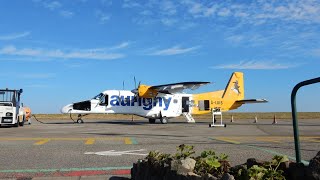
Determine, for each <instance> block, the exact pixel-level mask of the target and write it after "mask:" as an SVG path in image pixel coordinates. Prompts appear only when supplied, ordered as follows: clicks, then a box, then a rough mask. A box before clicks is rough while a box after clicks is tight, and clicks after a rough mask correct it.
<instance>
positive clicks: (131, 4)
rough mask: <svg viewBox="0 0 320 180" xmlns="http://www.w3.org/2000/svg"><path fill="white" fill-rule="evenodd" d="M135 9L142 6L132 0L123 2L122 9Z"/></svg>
mask: <svg viewBox="0 0 320 180" xmlns="http://www.w3.org/2000/svg"><path fill="white" fill-rule="evenodd" d="M137 7H142V5H141V4H139V3H137V2H134V1H132V0H124V1H123V4H122V8H137Z"/></svg>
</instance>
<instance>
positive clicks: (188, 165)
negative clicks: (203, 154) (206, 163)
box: [181, 158, 196, 172]
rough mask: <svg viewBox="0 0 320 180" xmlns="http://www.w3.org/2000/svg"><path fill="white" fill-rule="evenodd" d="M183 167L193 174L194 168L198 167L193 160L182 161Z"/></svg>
mask: <svg viewBox="0 0 320 180" xmlns="http://www.w3.org/2000/svg"><path fill="white" fill-rule="evenodd" d="M181 165H182V167H183V168H185V169H187V170H188V171H191V172H192V171H193V170H194V167H195V166H196V161H195V160H194V159H192V158H186V159H184V160H181Z"/></svg>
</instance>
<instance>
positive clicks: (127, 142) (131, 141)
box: [124, 137, 138, 144]
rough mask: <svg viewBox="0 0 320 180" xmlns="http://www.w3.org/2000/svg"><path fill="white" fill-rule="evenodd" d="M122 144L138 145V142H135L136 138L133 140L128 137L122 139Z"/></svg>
mask: <svg viewBox="0 0 320 180" xmlns="http://www.w3.org/2000/svg"><path fill="white" fill-rule="evenodd" d="M124 143H125V144H138V141H137V140H136V138H133V137H131V138H129V137H127V138H125V139H124Z"/></svg>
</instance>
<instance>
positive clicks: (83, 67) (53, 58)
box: [0, 0, 320, 113]
mask: <svg viewBox="0 0 320 180" xmlns="http://www.w3.org/2000/svg"><path fill="white" fill-rule="evenodd" d="M319 58H320V1H318V0H290V1H285V0H279V1H276V0H273V1H269V0H258V1H245V0H241V1H231V0H228V1H224V0H221V1H209V0H208V1H196V0H181V1H173V0H143V1H142V0H141V1H134V0H96V1H94V0H72V1H69V0H64V1H62V0H30V1H27V0H26V1H18V0H11V1H2V2H1V5H0V67H1V71H0V85H1V88H5V87H9V88H17V89H19V88H23V89H24V93H23V102H24V104H26V105H28V106H30V107H31V108H32V109H33V112H34V113H58V112H59V110H60V108H61V107H62V106H63V105H66V104H68V103H71V102H77V101H80V100H85V99H88V98H91V97H93V96H94V95H96V94H98V93H99V92H101V91H103V90H106V89H122V82H123V81H124V82H125V89H130V90H131V89H133V88H134V81H133V77H134V76H135V77H136V79H137V81H141V82H142V83H146V84H150V85H159V84H165V83H174V82H180V81H210V82H213V84H211V85H208V86H206V87H202V88H200V89H199V90H197V91H195V92H205V91H211V90H219V89H224V88H225V85H226V83H227V81H228V79H229V77H230V75H231V73H232V72H234V71H241V72H244V74H245V90H246V92H245V96H246V98H266V99H268V100H269V101H270V102H269V103H267V104H257V105H247V106H242V107H241V109H240V110H238V111H241V112H260V111H262V112H264V111H267V112H274V111H276V112H279V111H290V94H291V90H292V88H293V87H294V85H295V84H297V83H298V82H300V81H303V80H306V79H311V78H315V77H319V76H320V75H319V74H320V73H319V72H320V71H319V70H320V61H319ZM319 92H320V85H313V86H310V87H306V88H304V89H303V90H301V91H300V92H299V93H298V99H297V102H298V109H299V111H316V112H319V111H320V106H319V103H318V102H319V100H320V95H319Z"/></svg>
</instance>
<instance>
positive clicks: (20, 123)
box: [18, 116, 26, 126]
mask: <svg viewBox="0 0 320 180" xmlns="http://www.w3.org/2000/svg"><path fill="white" fill-rule="evenodd" d="M25 119H26V118H25V117H24V116H23V119H22V122H20V121H18V122H19V126H24V122H25Z"/></svg>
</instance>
